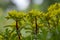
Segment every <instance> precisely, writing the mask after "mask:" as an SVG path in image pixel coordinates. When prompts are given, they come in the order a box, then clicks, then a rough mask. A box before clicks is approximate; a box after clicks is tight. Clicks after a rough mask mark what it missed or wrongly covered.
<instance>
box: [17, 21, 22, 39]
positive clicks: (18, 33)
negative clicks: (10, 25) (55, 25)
mask: <svg viewBox="0 0 60 40" xmlns="http://www.w3.org/2000/svg"><path fill="white" fill-rule="evenodd" d="M16 32H17V35H18V38H19V40H21V38H20V32H19V27H18V21H17V20H16Z"/></svg>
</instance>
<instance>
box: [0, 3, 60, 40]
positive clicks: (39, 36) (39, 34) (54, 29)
mask: <svg viewBox="0 0 60 40" xmlns="http://www.w3.org/2000/svg"><path fill="white" fill-rule="evenodd" d="M6 18H7V19H13V20H14V22H13V23H12V24H10V25H6V26H5V27H6V28H7V29H6V30H5V32H4V33H3V34H0V35H1V37H0V38H1V40H34V39H35V40H60V38H59V37H60V25H59V24H60V3H55V4H53V5H51V6H50V7H49V8H48V12H47V13H45V12H42V11H39V10H34V9H33V10H31V11H29V12H28V13H24V12H19V11H16V10H12V11H10V12H8V16H7V17H6ZM9 28H11V29H10V30H9ZM22 29H24V30H26V31H25V33H26V34H28V33H30V35H28V36H26V35H25V37H24V36H23V34H22V33H21V30H22ZM19 38H20V39H19Z"/></svg>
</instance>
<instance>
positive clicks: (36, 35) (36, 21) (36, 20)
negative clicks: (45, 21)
mask: <svg viewBox="0 0 60 40" xmlns="http://www.w3.org/2000/svg"><path fill="white" fill-rule="evenodd" d="M35 27H36V29H35V40H37V31H38V27H37V18H36V17H35Z"/></svg>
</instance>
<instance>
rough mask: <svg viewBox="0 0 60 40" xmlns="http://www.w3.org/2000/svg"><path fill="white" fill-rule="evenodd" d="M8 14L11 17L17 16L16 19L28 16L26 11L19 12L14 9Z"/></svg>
mask: <svg viewBox="0 0 60 40" xmlns="http://www.w3.org/2000/svg"><path fill="white" fill-rule="evenodd" d="M8 14H9V16H10V17H12V18H15V19H20V18H22V17H24V16H26V13H24V12H18V11H16V10H12V11H10V12H8Z"/></svg>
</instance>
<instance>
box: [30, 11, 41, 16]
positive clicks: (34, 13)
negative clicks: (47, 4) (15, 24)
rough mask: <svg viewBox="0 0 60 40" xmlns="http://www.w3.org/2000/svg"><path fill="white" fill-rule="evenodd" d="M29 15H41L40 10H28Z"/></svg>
mask: <svg viewBox="0 0 60 40" xmlns="http://www.w3.org/2000/svg"><path fill="white" fill-rule="evenodd" d="M29 15H32V16H41V15H42V12H40V11H39V10H31V11H30V12H29Z"/></svg>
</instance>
